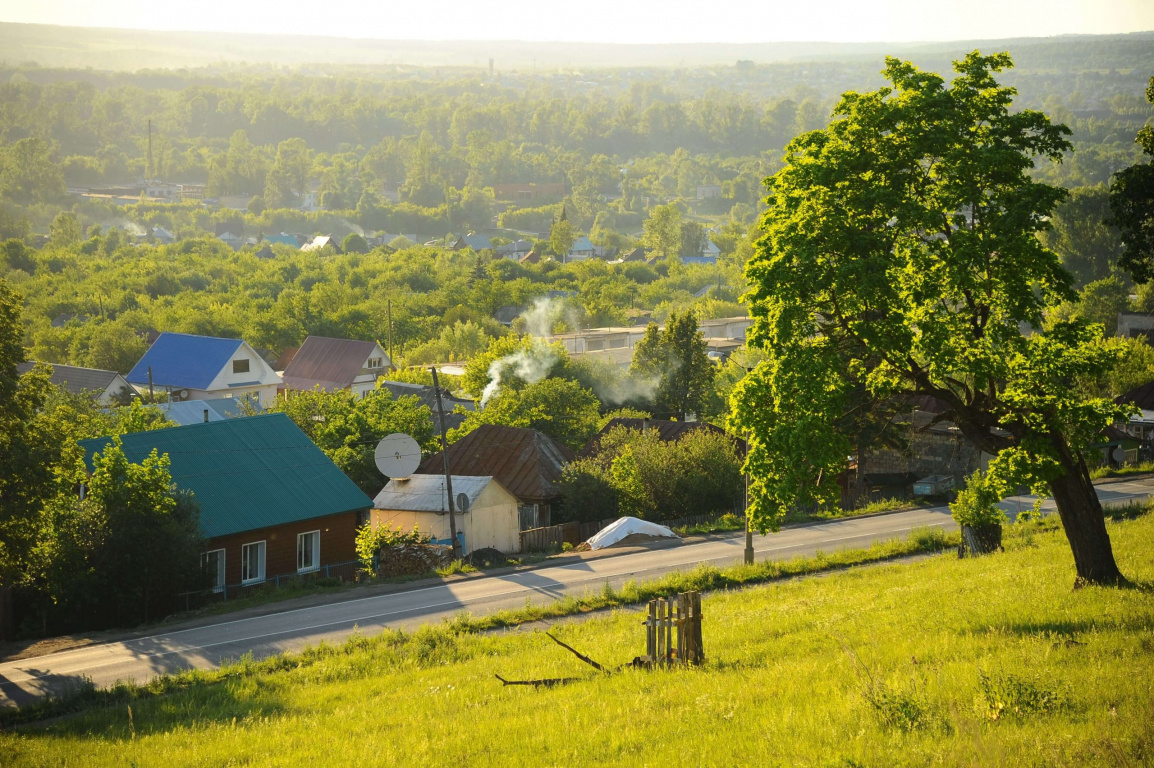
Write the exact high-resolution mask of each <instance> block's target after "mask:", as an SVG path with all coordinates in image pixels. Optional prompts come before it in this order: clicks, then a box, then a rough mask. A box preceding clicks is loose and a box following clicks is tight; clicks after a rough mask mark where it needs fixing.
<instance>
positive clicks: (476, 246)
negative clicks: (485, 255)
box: [462, 232, 493, 251]
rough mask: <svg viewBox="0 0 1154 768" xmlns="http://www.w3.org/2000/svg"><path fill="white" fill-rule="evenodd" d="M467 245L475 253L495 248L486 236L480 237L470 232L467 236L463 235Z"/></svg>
mask: <svg viewBox="0 0 1154 768" xmlns="http://www.w3.org/2000/svg"><path fill="white" fill-rule="evenodd" d="M462 239H463V240H464V241H465V245H467V246H469V247H470V248H472V249H473V250H474V251H484V250H487V249H490V248H492V247H493V243H492V242H491V241H490V240H489V238H488V236H486V235H479V234H477V233H476V232H470V233H469V234H467V235H462Z"/></svg>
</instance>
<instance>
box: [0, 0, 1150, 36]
mask: <svg viewBox="0 0 1154 768" xmlns="http://www.w3.org/2000/svg"><path fill="white" fill-rule="evenodd" d="M0 21H19V22H36V23H43V24H65V25H73V26H77V25H79V26H95V27H132V28H139V29H164V30H198V31H222V32H249V33H253V32H255V33H267V34H311V35H334V36H339V37H365V38H378V39H393V40H400V39H411V40H539V41H551V40H558V41H574V42H577V41H588V42H613V43H674V42H698V43H700V42H734V43H749V42H782V41H832V42H872V41H885V42H904V41H916V40H927V41H928V40H964V39H973V38H1002V37H1039V36H1047V35H1060V34H1075V33H1087V34H1102V33H1113V32H1136V31H1144V30H1154V0H785V1H783V0H692V1H690V0H665V2H661V1H660V0H577V2H563V1H562V0H488V1H487V2H486V1H484V0H400V1H398V0H374V1H369V2H366V1H365V0H263V1H260V2H257V1H254V0H194V1H193V2H183V1H181V0H0Z"/></svg>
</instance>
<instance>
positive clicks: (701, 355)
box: [630, 312, 717, 419]
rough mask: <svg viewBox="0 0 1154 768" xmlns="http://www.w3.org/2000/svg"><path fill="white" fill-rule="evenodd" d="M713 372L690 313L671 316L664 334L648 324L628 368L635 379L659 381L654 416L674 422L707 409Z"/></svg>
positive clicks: (701, 338)
mask: <svg viewBox="0 0 1154 768" xmlns="http://www.w3.org/2000/svg"><path fill="white" fill-rule="evenodd" d="M716 371H717V367H716V366H715V365H714V363H713V361H711V360H710V359H709V355H708V352H707V348H706V346H705V339H704V338H703V337H702V334H701V331H700V330H698V322H697V315H696V314H695V313H693V312H686V313H685V314H683V315H678V314H677V313H676V312H674V313H672V314H670V315H669V319H668V320H667V321H666V324H665V330H664V331H659V330H658V328H657V324H656V323H650V324H649V325H648V326H647V327H646V329H645V335H644V336H643V337H642V338H641V340H640V341H638V342H637V344H636V345H635V346H634V350H633V362H632V364H631V366H630V373H632V374H633V375H634V377H636V378H638V379H641V380H646V379H658V381H659V383H658V385H657V392H656V395H655V397H654V403H653V410H654V413H655V414H657V415H658V416H660V417H663V418H668V417H672V418H675V419H684V418H685V417H686V414H687V413H691V412H692V413H698V414H702V413H705V412H706V411H707V410H708V408H709V406H710V402H711V395H712V394H713V379H714V376H715V375H716Z"/></svg>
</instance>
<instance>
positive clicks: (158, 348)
mask: <svg viewBox="0 0 1154 768" xmlns="http://www.w3.org/2000/svg"><path fill="white" fill-rule="evenodd" d="M243 343H244V342H242V341H241V340H240V339H218V338H216V337H214V336H193V335H192V334H188V333H162V334H160V336H158V337H157V339H156V341H154V342H153V343H152V346H151V347H149V348H148V351H147V352H145V353H144V357H142V358H140V362H138V363H137V364H136V365H135V366H134V367H133V369H132V370H131V371H129V372H128V375H127V376H125V378H126V379H128V380H129V381H130V382H132V383H133V384H147V383H148V369H149V367H151V368H152V383H153V384H154V385H156V386H158V387H181V388H188V389H207V388H208V387H209V385H210V384H212V380H213V379H215V378H216V375H217V374H218V373H220V372H221V370H222V369H223V368H224V367H225V366H226V365H228V362H229V361H230V360H231V359H232V355H233V353H234V352H236V351H237V350H238V349H239V348H240V345H241V344H243Z"/></svg>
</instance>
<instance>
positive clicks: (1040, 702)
mask: <svg viewBox="0 0 1154 768" xmlns="http://www.w3.org/2000/svg"><path fill="white" fill-rule="evenodd" d="M978 691H979V694H978V696H977V699H976V701H975V705H976V708H977V710H978V712H979V713H980V714H981V715H983V716H985V717H988V718H989V719H990V720H1004V719H1006V718H1007V717H1017V718H1021V717H1025V716H1028V715H1043V714H1047V713H1049V712H1054V711H1057V710H1059V709H1062V708H1064V707H1065V706H1066V704H1067V696H1066V691H1065V690H1064V689H1063V688H1062V687H1060V686H1055V685H1046V684H1043V683H1041V682H1039V681H1034V680H1027V679H1025V678H1023V677H1019V676H1017V675H1009V674H1007V675H989V674H986V672H984V671H981V670H979V671H978Z"/></svg>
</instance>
